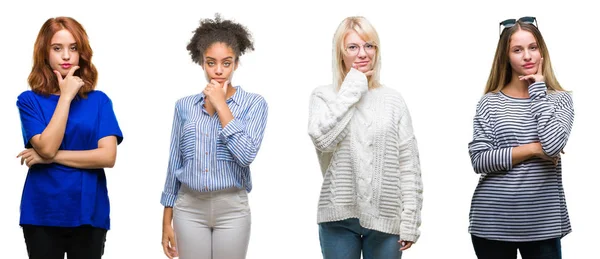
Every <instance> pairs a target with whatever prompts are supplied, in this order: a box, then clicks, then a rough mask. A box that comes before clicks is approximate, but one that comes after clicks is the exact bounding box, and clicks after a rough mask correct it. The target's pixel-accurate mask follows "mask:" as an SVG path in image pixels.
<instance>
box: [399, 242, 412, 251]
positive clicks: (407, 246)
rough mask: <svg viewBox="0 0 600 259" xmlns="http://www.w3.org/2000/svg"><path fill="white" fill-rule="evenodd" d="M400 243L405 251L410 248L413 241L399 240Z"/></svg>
mask: <svg viewBox="0 0 600 259" xmlns="http://www.w3.org/2000/svg"><path fill="white" fill-rule="evenodd" d="M398 243H400V246H401V247H400V251H404V250H406V249H409V248H410V247H411V246H412V245H413V243H414V242H413V241H404V240H399V241H398Z"/></svg>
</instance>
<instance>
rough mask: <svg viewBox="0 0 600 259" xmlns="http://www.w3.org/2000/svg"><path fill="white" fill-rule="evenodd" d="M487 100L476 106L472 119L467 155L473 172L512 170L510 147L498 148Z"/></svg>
mask: <svg viewBox="0 0 600 259" xmlns="http://www.w3.org/2000/svg"><path fill="white" fill-rule="evenodd" d="M488 105H489V102H488V100H487V99H486V98H485V97H484V98H482V99H481V101H480V102H479V104H478V105H477V112H476V114H475V118H474V119H473V140H472V141H471V142H470V143H469V154H470V156H471V164H472V166H473V170H474V171H475V173H478V174H487V173H493V172H500V171H508V170H510V169H512V147H506V148H498V147H497V144H496V141H495V138H494V136H493V130H492V127H491V126H490V123H489V117H488V116H487V115H489V111H488V110H487V106H488Z"/></svg>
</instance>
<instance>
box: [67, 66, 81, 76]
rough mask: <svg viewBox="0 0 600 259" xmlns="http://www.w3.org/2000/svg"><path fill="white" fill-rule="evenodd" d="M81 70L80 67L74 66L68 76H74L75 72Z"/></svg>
mask: <svg viewBox="0 0 600 259" xmlns="http://www.w3.org/2000/svg"><path fill="white" fill-rule="evenodd" d="M77 69H79V66H74V67H72V68H71V70H69V73H68V74H67V76H73V74H75V71H76V70H77Z"/></svg>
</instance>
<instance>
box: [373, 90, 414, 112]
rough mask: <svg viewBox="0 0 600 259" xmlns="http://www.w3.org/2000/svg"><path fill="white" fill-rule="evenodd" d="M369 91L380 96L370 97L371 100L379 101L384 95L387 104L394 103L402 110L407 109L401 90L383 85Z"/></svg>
mask: <svg viewBox="0 0 600 259" xmlns="http://www.w3.org/2000/svg"><path fill="white" fill-rule="evenodd" d="M369 92H370V94H374V95H376V96H379V97H380V98H372V99H370V101H371V102H379V100H381V97H383V98H384V100H385V103H386V104H389V105H393V106H395V107H397V108H399V109H401V110H406V109H407V107H406V101H405V100H404V97H403V96H402V94H401V93H400V91H398V90H396V89H393V88H391V87H386V86H384V85H381V86H379V87H377V88H375V89H372V90H369Z"/></svg>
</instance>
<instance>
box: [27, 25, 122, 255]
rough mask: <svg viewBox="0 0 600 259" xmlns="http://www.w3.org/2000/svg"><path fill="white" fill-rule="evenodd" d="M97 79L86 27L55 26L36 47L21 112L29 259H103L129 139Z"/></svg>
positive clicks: (44, 31) (42, 33)
mask: <svg viewBox="0 0 600 259" xmlns="http://www.w3.org/2000/svg"><path fill="white" fill-rule="evenodd" d="M97 79H98V73H97V71H96V68H95V67H94V65H93V64H92V49H91V48H90V45H89V42H88V36H87V33H86V32H85V30H84V29H83V27H82V26H81V24H79V23H78V22H77V21H76V20H74V19H72V18H69V17H57V18H50V19H48V20H47V21H46V22H45V23H44V24H43V25H42V28H41V29H40V31H39V34H38V37H37V39H36V42H35V45H34V57H33V68H32V70H31V74H30V75H29V79H28V83H29V86H30V87H31V90H28V91H25V92H23V93H21V94H20V95H19V97H18V99H17V107H18V108H19V114H20V118H21V127H22V130H23V141H24V144H25V150H24V151H22V152H21V153H20V154H19V155H18V156H17V157H20V158H21V164H23V163H25V164H26V165H27V166H28V167H29V171H28V173H27V178H26V180H25V186H24V188H23V195H22V198H21V216H20V225H21V226H22V227H23V233H24V236H25V243H26V245H27V253H28V255H29V258H32V259H33V258H45V259H53V258H56V259H58V258H60V259H62V258H64V255H65V253H66V254H67V256H68V257H69V259H72V258H82V259H83V258H85V259H90V258H101V257H102V255H103V253H104V243H105V237H106V232H107V230H108V229H109V228H110V218H109V211H110V207H109V199H108V193H107V187H106V176H105V174H104V168H107V167H108V168H110V167H113V165H114V164H115V160H116V152H117V145H118V144H120V143H121V141H122V140H123V134H122V133H121V130H120V128H119V125H118V122H117V118H116V116H115V113H114V111H113V107H112V102H111V100H110V98H108V96H107V95H106V94H105V93H103V92H101V91H97V90H94V89H95V87H96V82H97Z"/></svg>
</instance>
